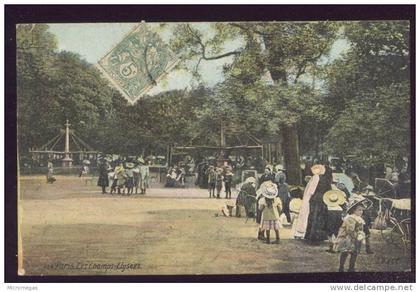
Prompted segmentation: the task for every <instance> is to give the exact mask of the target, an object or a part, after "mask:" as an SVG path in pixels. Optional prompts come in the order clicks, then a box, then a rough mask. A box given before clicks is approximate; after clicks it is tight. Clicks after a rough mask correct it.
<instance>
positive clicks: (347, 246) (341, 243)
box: [337, 198, 366, 272]
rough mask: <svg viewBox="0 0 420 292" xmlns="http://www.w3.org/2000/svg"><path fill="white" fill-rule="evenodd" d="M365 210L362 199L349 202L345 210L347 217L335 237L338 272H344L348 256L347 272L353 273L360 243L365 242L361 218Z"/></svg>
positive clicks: (363, 222)
mask: <svg viewBox="0 0 420 292" xmlns="http://www.w3.org/2000/svg"><path fill="white" fill-rule="evenodd" d="M365 209H366V206H365V200H364V199H363V198H355V199H353V200H352V201H350V203H349V206H348V208H347V214H348V215H347V216H346V217H345V218H344V221H343V224H342V225H341V227H340V230H339V232H338V236H337V250H338V251H339V252H340V267H339V272H344V265H345V263H346V260H347V257H348V255H349V254H350V255H351V256H350V264H349V269H348V271H349V272H354V269H355V264H356V259H357V255H358V254H359V252H360V248H361V245H362V242H363V241H364V240H365V233H364V232H363V226H364V224H365V221H364V220H363V218H362V215H363V211H364V210H365Z"/></svg>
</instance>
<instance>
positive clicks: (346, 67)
mask: <svg viewBox="0 0 420 292" xmlns="http://www.w3.org/2000/svg"><path fill="white" fill-rule="evenodd" d="M344 32H345V37H346V38H347V39H348V41H349V42H350V49H349V51H348V52H347V54H346V55H345V56H343V58H342V59H338V60H336V61H335V62H334V63H333V64H331V65H330V66H329V70H328V75H327V79H326V80H327V86H328V87H327V88H328V94H327V95H326V96H325V102H326V104H327V106H328V107H329V108H330V113H331V115H330V121H331V122H330V130H329V132H328V135H327V136H326V141H325V149H326V150H327V151H331V152H335V153H342V154H357V155H359V156H361V157H364V158H365V159H366V158H370V157H376V159H380V160H382V161H387V162H389V163H393V162H394V160H395V158H396V157H397V156H409V153H410V140H409V139H408V137H410V79H409V23H408V22H402V21H387V22H356V23H350V24H348V25H346V26H345V30H344Z"/></svg>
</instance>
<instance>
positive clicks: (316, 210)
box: [223, 163, 373, 271]
mask: <svg viewBox="0 0 420 292" xmlns="http://www.w3.org/2000/svg"><path fill="white" fill-rule="evenodd" d="M332 173H333V172H332V169H331V167H330V166H329V163H326V164H325V165H323V164H316V165H312V166H311V176H310V179H309V180H308V181H307V183H306V186H305V188H304V191H303V195H302V196H294V195H292V194H291V192H290V189H291V188H290V187H289V186H288V185H287V183H286V175H285V173H284V170H283V169H277V170H273V169H272V168H271V167H270V166H268V167H266V169H265V172H264V174H262V175H261V176H260V177H259V179H258V180H257V179H256V178H254V177H248V178H247V179H246V180H245V181H244V183H243V184H242V186H241V189H240V191H239V193H238V196H237V199H236V204H231V203H228V205H227V207H226V208H225V209H224V210H223V212H224V213H225V215H227V216H232V211H231V210H233V208H236V213H235V215H236V216H237V217H240V216H241V213H242V211H241V210H243V209H244V211H245V216H247V217H254V218H255V221H256V222H257V224H258V232H257V239H258V240H261V241H263V242H265V243H268V244H270V243H274V244H279V243H280V229H281V228H282V227H283V225H285V224H286V225H289V226H291V228H292V232H293V235H294V238H295V239H296V240H303V241H305V242H306V243H308V244H309V245H320V244H322V243H324V242H328V243H329V247H328V249H326V251H328V252H331V253H339V254H340V256H339V271H344V265H345V263H346V261H347V258H348V257H349V256H350V260H349V267H348V271H354V270H355V265H356V259H357V255H358V254H359V253H360V252H361V248H362V243H364V245H365V248H366V253H367V254H372V253H373V251H372V249H371V244H370V230H369V229H370V228H371V225H372V221H373V220H372V214H371V209H372V201H371V200H369V198H368V197H366V196H363V195H362V194H358V193H354V192H355V191H356V190H354V189H352V190H348V189H347V188H346V186H345V185H344V184H343V183H342V182H340V181H337V180H334V179H333V175H332ZM282 217H283V218H282ZM271 230H272V231H274V233H275V240H274V241H271V239H270V231H271Z"/></svg>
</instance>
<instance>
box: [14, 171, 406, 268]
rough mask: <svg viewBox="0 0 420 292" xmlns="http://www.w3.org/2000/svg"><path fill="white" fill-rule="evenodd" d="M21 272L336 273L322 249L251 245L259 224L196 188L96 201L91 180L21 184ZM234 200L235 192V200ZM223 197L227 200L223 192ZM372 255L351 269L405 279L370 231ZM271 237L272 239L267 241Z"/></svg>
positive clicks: (392, 252) (289, 242)
mask: <svg viewBox="0 0 420 292" xmlns="http://www.w3.org/2000/svg"><path fill="white" fill-rule="evenodd" d="M19 192H20V201H19V202H20V210H21V213H20V217H21V220H22V221H21V226H22V229H21V230H22V236H23V237H22V238H23V259H24V261H23V264H24V269H25V272H26V274H27V275H152V274H153V275H156V274H159V275H176V274H242V273H246V274H257V273H258V274H260V273H306V272H308V273H311V272H335V271H337V270H338V257H339V256H338V254H331V253H327V252H326V251H325V250H326V249H327V243H325V244H323V245H319V246H311V245H308V244H307V243H305V242H304V241H299V240H294V239H293V238H292V231H291V228H290V227H287V226H286V227H285V228H283V229H282V231H281V243H280V244H279V245H273V244H272V245H267V244H265V243H262V242H260V241H257V240H256V232H257V224H256V223H255V222H253V221H252V220H248V221H247V222H245V218H228V217H224V216H223V215H222V213H221V211H220V210H221V209H222V207H223V206H224V204H225V202H226V200H225V199H220V200H218V199H209V198H208V193H207V191H206V190H202V189H198V188H193V187H190V188H185V189H167V188H163V186H161V185H158V184H155V185H152V188H151V189H149V190H148V192H147V194H146V195H132V196H129V197H128V196H117V195H110V194H101V192H100V189H99V187H97V186H96V184H95V182H94V180H86V179H79V178H75V177H66V176H58V177H57V181H56V182H55V183H54V184H46V183H45V177H41V176H38V177H35V176H21V177H20V178H19ZM234 196H236V193H234ZM222 197H224V193H222ZM372 233H373V235H372V237H373V238H372V246H373V250H374V251H375V254H373V255H367V254H366V253H365V252H364V251H362V253H361V254H360V256H359V258H358V261H357V264H356V269H357V271H361V272H364V271H409V270H410V265H411V264H410V263H411V262H410V261H411V255H410V254H409V252H404V251H403V250H402V249H399V248H397V247H395V246H389V245H387V244H386V243H385V242H384V241H383V240H382V238H381V236H380V234H378V232H375V231H373V232H372ZM273 235H274V234H273Z"/></svg>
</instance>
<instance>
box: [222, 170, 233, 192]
mask: <svg viewBox="0 0 420 292" xmlns="http://www.w3.org/2000/svg"><path fill="white" fill-rule="evenodd" d="M232 180H233V172H232V171H230V170H228V171H227V172H226V174H225V175H224V176H223V181H224V183H225V193H226V199H231V198H232V191H231V189H230V188H231V186H232Z"/></svg>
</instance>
